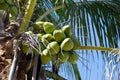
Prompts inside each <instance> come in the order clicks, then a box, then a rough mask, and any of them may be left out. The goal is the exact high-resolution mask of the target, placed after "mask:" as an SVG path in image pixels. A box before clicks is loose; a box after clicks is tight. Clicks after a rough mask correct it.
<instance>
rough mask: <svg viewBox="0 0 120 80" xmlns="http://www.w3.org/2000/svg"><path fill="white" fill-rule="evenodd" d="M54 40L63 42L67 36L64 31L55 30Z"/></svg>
mask: <svg viewBox="0 0 120 80" xmlns="http://www.w3.org/2000/svg"><path fill="white" fill-rule="evenodd" d="M53 38H54V39H55V40H56V41H58V42H61V41H62V40H64V39H65V38H66V35H65V33H64V32H63V31H62V30H55V31H54V32H53Z"/></svg>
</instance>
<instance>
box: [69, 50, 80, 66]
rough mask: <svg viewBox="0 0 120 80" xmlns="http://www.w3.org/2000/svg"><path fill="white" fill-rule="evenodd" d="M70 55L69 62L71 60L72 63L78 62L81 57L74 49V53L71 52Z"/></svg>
mask: <svg viewBox="0 0 120 80" xmlns="http://www.w3.org/2000/svg"><path fill="white" fill-rule="evenodd" d="M69 56H70V57H69V59H68V62H70V63H71V64H75V63H77V61H78V59H79V56H78V54H77V53H76V52H75V51H73V53H72V54H70V55H69Z"/></svg>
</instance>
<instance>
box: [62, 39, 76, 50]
mask: <svg viewBox="0 0 120 80" xmlns="http://www.w3.org/2000/svg"><path fill="white" fill-rule="evenodd" d="M60 47H61V49H62V50H64V51H70V50H71V49H72V48H73V47H74V43H73V41H72V39H71V38H65V39H64V40H63V41H62V43H61V45H60Z"/></svg>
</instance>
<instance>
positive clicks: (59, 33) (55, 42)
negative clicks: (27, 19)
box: [22, 21, 79, 64]
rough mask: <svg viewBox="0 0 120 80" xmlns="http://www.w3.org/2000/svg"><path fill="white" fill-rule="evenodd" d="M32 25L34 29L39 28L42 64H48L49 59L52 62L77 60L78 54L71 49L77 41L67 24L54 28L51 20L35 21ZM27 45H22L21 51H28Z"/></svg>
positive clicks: (73, 61) (74, 61)
mask: <svg viewBox="0 0 120 80" xmlns="http://www.w3.org/2000/svg"><path fill="white" fill-rule="evenodd" d="M33 27H34V29H35V30H36V31H38V30H39V31H38V32H39V33H37V37H38V40H39V41H40V42H41V43H42V44H43V46H44V49H43V50H42V52H41V53H40V55H41V62H42V64H48V63H49V62H50V61H53V62H54V61H56V60H59V62H60V63H64V62H66V61H69V62H70V63H72V64H75V63H76V62H77V60H78V55H77V53H76V52H75V51H73V49H74V48H75V47H76V44H77V45H78V44H79V43H78V42H76V41H75V39H73V38H72V32H71V28H70V26H69V25H65V26H63V27H62V28H61V29H56V27H55V25H54V24H53V23H51V22H42V21H37V22H36V23H35V24H34V25H33ZM30 34H32V33H30ZM28 47H29V45H23V47H22V50H23V53H26V52H28V51H27V48H28ZM29 51H30V50H29Z"/></svg>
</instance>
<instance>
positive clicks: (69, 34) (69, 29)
mask: <svg viewBox="0 0 120 80" xmlns="http://www.w3.org/2000/svg"><path fill="white" fill-rule="evenodd" d="M62 31H63V32H64V33H65V34H66V36H68V37H70V36H71V28H70V26H69V25H65V26H63V27H62Z"/></svg>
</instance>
